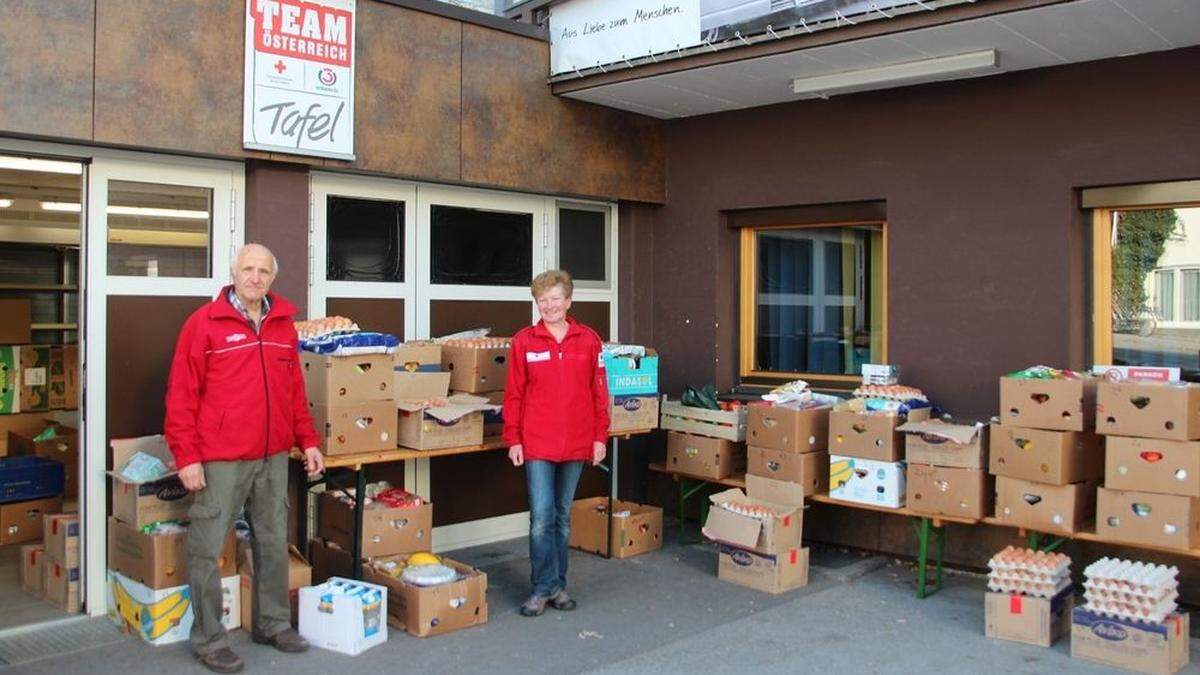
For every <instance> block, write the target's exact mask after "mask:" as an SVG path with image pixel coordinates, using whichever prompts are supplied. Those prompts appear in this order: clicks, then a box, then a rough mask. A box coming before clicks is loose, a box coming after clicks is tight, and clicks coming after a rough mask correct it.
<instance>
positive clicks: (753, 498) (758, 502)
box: [703, 476, 804, 553]
mask: <svg viewBox="0 0 1200 675" xmlns="http://www.w3.org/2000/svg"><path fill="white" fill-rule="evenodd" d="M709 501H711V502H712V506H711V507H710V508H709V510H708V519H707V520H705V521H704V529H703V532H704V536H706V537H708V538H709V539H711V540H713V541H716V542H719V543H723V544H730V545H733V546H736V547H738V548H742V549H747V550H751V551H755V552H757V553H779V552H781V551H785V550H788V549H792V548H797V547H799V546H800V533H801V531H802V530H803V527H804V488H803V486H800V485H796V484H795V483H785V482H783V481H778V480H771V479H770V478H763V477H762V476H746V491H745V492H742V491H741V490H740V489H738V488H730V489H728V490H725V491H723V492H718V493H717V494H714V495H712V496H710V497H709ZM727 502H733V503H740V504H747V505H751V506H761V507H765V508H767V509H770V510H771V511H773V512H774V514H775V515H774V516H771V517H767V518H755V517H753V516H747V515H742V514H740V513H736V512H734V511H731V510H729V509H727V508H725V506H723V505H724V504H725V503H727Z"/></svg>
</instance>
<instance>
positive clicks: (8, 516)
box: [0, 497, 62, 546]
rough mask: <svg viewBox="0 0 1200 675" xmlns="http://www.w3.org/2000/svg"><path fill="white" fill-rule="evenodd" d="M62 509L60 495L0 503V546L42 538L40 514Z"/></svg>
mask: <svg viewBox="0 0 1200 675" xmlns="http://www.w3.org/2000/svg"><path fill="white" fill-rule="evenodd" d="M59 511H62V497H47V498H45V499H33V500H30V501H26V502H11V503H8V504H0V546H3V545H6V544H23V543H25V542H27V541H41V540H42V516H44V515H46V514H48V513H58V512H59Z"/></svg>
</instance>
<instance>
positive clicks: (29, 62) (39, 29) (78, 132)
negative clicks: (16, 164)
mask: <svg viewBox="0 0 1200 675" xmlns="http://www.w3.org/2000/svg"><path fill="white" fill-rule="evenodd" d="M94 9H95V3H94V1H93V0H60V1H57V2H46V1H45V0H7V1H6V2H3V3H0V82H3V83H4V94H3V96H0V129H2V130H4V131H11V132H15V133H23V134H37V135H39V136H57V137H62V138H73V139H87V138H91V136H92V47H93V42H92V38H93V35H94V33H93V32H92V26H93V23H94Z"/></svg>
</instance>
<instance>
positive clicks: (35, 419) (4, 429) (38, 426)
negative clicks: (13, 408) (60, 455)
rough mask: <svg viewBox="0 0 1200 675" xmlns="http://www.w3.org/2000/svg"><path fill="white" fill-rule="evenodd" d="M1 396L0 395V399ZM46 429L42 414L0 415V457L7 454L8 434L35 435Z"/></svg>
mask: <svg viewBox="0 0 1200 675" xmlns="http://www.w3.org/2000/svg"><path fill="white" fill-rule="evenodd" d="M3 379H4V373H2V372H0V387H3V386H4V385H3ZM2 398H3V395H0V399H2ZM45 428H46V415H45V414H43V413H16V414H12V415H2V414H0V457H5V456H7V455H8V454H9V452H8V434H9V432H12V431H16V432H20V433H29V434H32V435H37V433H38V432H40V431H41V430H42V429H45Z"/></svg>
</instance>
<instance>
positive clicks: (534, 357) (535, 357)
mask: <svg viewBox="0 0 1200 675" xmlns="http://www.w3.org/2000/svg"><path fill="white" fill-rule="evenodd" d="M549 360H550V352H525V362H526V363H536V362H538V361H549Z"/></svg>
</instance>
